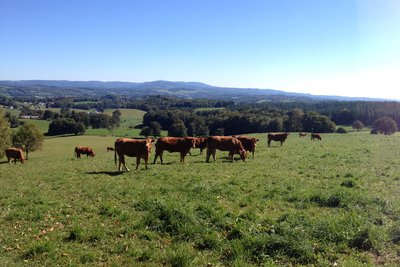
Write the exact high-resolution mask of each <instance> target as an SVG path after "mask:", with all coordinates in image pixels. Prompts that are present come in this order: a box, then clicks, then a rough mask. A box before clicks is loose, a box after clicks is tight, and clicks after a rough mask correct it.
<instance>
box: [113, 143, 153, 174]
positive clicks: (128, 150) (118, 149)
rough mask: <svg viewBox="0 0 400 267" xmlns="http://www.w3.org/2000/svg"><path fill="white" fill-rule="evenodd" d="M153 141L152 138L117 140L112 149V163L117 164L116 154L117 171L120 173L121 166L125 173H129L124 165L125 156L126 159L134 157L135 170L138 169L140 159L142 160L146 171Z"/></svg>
mask: <svg viewBox="0 0 400 267" xmlns="http://www.w3.org/2000/svg"><path fill="white" fill-rule="evenodd" d="M154 141H155V140H154V139H153V138H146V139H131V138H118V139H117V140H116V141H115V144H114V147H115V149H114V150H115V151H114V161H115V164H117V154H118V162H119V165H118V170H119V171H122V168H121V164H122V165H123V166H124V168H125V169H126V170H127V171H130V170H129V168H128V167H127V166H126V164H125V155H127V156H128V157H136V170H137V169H138V168H139V164H140V159H144V163H145V166H146V170H147V162H148V161H149V158H150V153H151V144H152V143H153V142H154Z"/></svg>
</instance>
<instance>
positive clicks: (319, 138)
mask: <svg viewBox="0 0 400 267" xmlns="http://www.w3.org/2000/svg"><path fill="white" fill-rule="evenodd" d="M314 139H317V140H320V141H321V140H322V137H321V135H320V134H318V133H312V134H311V140H314Z"/></svg>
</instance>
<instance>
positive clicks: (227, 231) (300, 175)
mask: <svg viewBox="0 0 400 267" xmlns="http://www.w3.org/2000/svg"><path fill="white" fill-rule="evenodd" d="M254 136H257V137H258V138H260V139H261V140H260V142H259V144H258V147H257V152H256V158H255V159H254V160H253V159H249V160H247V161H246V162H242V161H240V160H235V162H234V163H230V162H228V161H227V160H226V153H221V152H220V151H217V157H218V159H217V161H216V162H211V163H205V155H199V152H198V150H194V151H193V153H192V154H193V156H188V157H187V158H186V163H183V164H182V163H179V155H178V154H176V153H164V160H165V162H166V164H165V165H161V164H160V163H159V162H157V164H156V165H153V164H150V165H149V169H148V170H145V168H144V165H143V164H142V165H141V166H140V167H139V170H138V171H132V172H129V173H128V172H124V173H119V172H117V168H116V166H115V165H114V153H113V152H106V147H107V146H112V145H113V143H114V140H115V139H116V137H109V136H108V137H100V136H87V135H85V136H77V137H75V136H74V137H58V138H49V139H46V140H45V145H44V147H43V150H42V151H39V152H32V153H30V159H29V160H28V161H27V162H26V163H25V164H23V165H21V164H17V165H16V166H14V165H12V166H9V165H8V164H0V209H1V213H0V241H1V250H0V266H55V265H58V266H65V265H68V266H82V265H91V266H207V265H208V264H210V266H282V265H286V266H301V265H314V266H361V265H362V266H376V265H383V264H387V265H391V266H396V264H397V263H398V262H399V260H400V258H399V257H400V256H399V251H400V244H399V243H400V239H399V234H400V198H399V193H400V192H399V188H400V169H399V167H398V166H399V165H400V149H399V147H400V135H399V134H398V133H397V134H395V135H394V136H382V135H370V134H368V132H367V131H365V132H359V133H357V132H352V133H349V134H323V135H322V141H313V142H312V141H311V140H310V139H309V136H307V137H306V138H299V137H298V135H297V134H295V133H293V134H290V135H289V138H288V140H287V141H286V142H285V143H284V145H283V146H282V147H281V146H280V145H279V144H278V143H272V145H271V147H267V144H266V138H265V134H257V135H254ZM76 145H89V146H92V147H93V148H94V150H95V152H96V157H95V158H86V157H84V158H82V159H75V158H74V156H73V148H74V147H75V146H76ZM153 156H154V151H153V154H152V158H153ZM2 161H4V159H2ZM134 161H135V160H134V159H133V158H127V162H128V166H130V167H132V169H134V165H133V163H134ZM2 163H3V162H2ZM11 174H12V175H11Z"/></svg>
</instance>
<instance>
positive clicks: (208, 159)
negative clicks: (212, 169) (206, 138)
mask: <svg viewBox="0 0 400 267" xmlns="http://www.w3.org/2000/svg"><path fill="white" fill-rule="evenodd" d="M210 156H211V150H210V149H209V148H207V157H206V162H210Z"/></svg>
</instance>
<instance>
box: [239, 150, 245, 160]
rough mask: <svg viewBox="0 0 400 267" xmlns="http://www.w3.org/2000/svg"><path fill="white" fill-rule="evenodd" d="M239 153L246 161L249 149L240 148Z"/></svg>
mask: <svg viewBox="0 0 400 267" xmlns="http://www.w3.org/2000/svg"><path fill="white" fill-rule="evenodd" d="M239 155H240V158H241V159H242V160H243V161H245V160H246V158H247V151H246V150H244V149H243V150H240V151H239Z"/></svg>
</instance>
